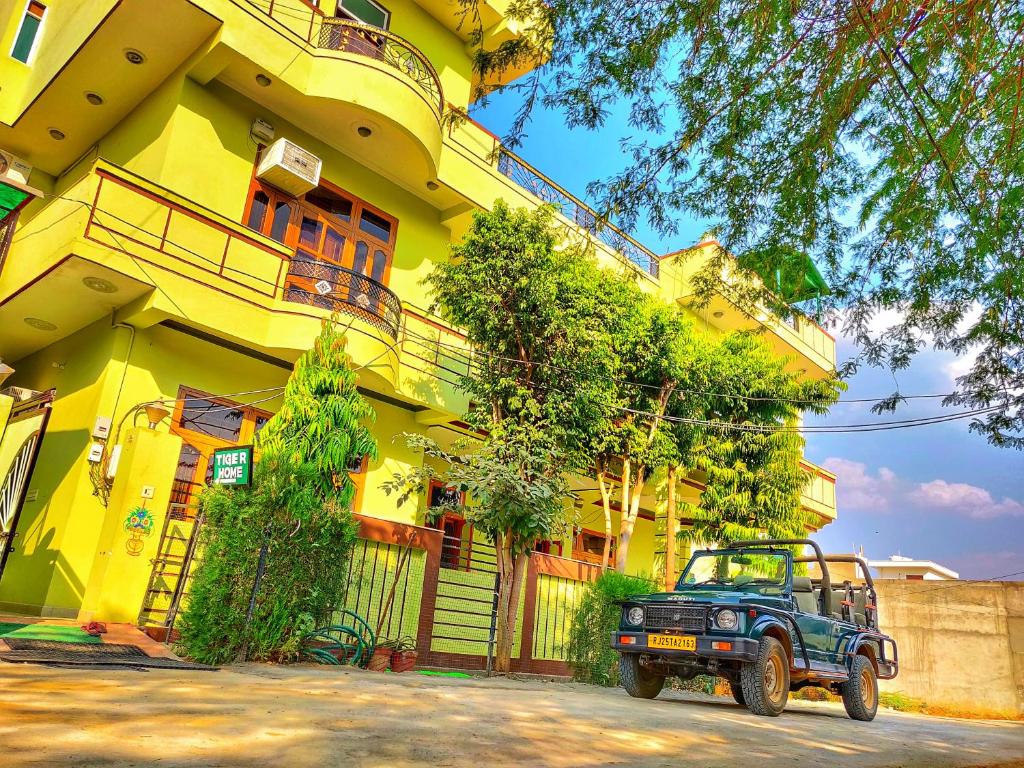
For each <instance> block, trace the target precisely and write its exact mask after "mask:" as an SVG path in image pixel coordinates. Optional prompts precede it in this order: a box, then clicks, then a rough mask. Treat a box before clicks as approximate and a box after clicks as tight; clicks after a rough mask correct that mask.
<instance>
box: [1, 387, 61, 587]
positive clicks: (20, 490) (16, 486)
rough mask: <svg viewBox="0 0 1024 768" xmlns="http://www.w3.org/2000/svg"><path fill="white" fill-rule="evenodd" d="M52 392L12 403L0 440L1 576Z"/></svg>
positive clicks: (37, 452)
mask: <svg viewBox="0 0 1024 768" xmlns="http://www.w3.org/2000/svg"><path fill="white" fill-rule="evenodd" d="M55 392H56V390H52V389H51V390H49V391H47V392H41V393H38V394H35V395H33V396H32V397H30V398H28V399H27V400H22V401H21V402H18V403H15V404H14V407H13V408H12V409H11V415H10V418H9V419H8V421H7V426H6V428H4V430H3V437H2V438H0V478H3V479H2V480H0V577H2V576H3V572H4V566H5V565H6V564H7V556H8V555H9V554H10V553H11V550H13V549H14V538H15V536H17V535H18V532H17V528H18V518H19V517H20V516H21V508H22V505H23V504H24V503H25V494H26V493H27V492H28V482H29V480H30V479H31V477H32V470H33V468H34V467H35V464H36V459H37V458H38V456H39V446H40V444H41V443H42V440H43V433H44V432H45V431H46V424H47V422H48V421H49V420H50V408H51V406H52V404H53V398H54V394H55Z"/></svg>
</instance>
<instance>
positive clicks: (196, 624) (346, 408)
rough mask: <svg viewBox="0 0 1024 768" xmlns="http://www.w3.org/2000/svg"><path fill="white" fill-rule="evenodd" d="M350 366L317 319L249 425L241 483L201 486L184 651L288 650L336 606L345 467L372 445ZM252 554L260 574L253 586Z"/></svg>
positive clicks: (217, 657)
mask: <svg viewBox="0 0 1024 768" xmlns="http://www.w3.org/2000/svg"><path fill="white" fill-rule="evenodd" d="M350 365H351V364H350V360H349V357H348V355H347V354H346V353H345V337H344V335H343V334H342V333H341V332H339V331H338V330H337V328H336V320H335V319H332V320H331V321H325V322H324V324H323V328H322V330H321V332H320V335H319V337H318V338H317V339H316V341H315V343H314V346H313V348H312V349H311V350H310V351H308V352H306V353H305V354H304V355H303V356H302V357H300V358H299V360H298V362H297V363H296V364H295V368H294V370H293V371H292V374H291V376H290V377H289V379H288V383H287V385H286V386H285V391H284V399H283V403H282V406H281V409H280V411H278V413H277V414H276V415H275V416H274V417H273V418H272V419H271V420H270V421H269V422H268V423H267V424H266V426H265V427H264V428H263V430H262V431H261V432H260V433H259V434H258V435H257V438H256V445H255V452H256V454H257V459H256V463H255V467H254V473H253V483H252V487H251V488H232V487H227V486H213V487H211V488H209V489H207V490H206V491H204V492H203V494H202V495H201V497H200V513H201V515H202V521H203V522H202V528H201V529H200V533H199V536H200V538H199V545H198V551H199V552H200V553H201V556H200V557H199V559H198V565H197V567H196V569H195V572H194V575H193V578H192V582H191V589H190V594H189V599H188V603H187V604H186V606H185V609H184V611H183V613H182V629H181V633H182V647H183V648H184V650H185V651H186V653H187V654H188V655H189V656H190V657H192V658H195V659H197V660H199V661H204V662H208V663H212V664H220V663H223V662H225V661H230V660H232V659H234V658H236V657H237V656H238V655H239V653H242V652H245V653H247V654H248V656H249V658H254V659H260V660H262V659H273V660H285V659H289V658H294V657H295V656H296V655H297V653H298V649H299V644H300V643H301V640H302V638H303V636H304V635H305V634H306V633H307V632H309V631H311V630H313V629H314V628H315V627H316V626H321V625H322V624H323V623H325V622H326V620H327V619H328V618H329V616H330V614H331V613H332V612H333V611H334V610H335V609H336V608H337V607H338V604H339V602H340V599H341V597H342V594H343V591H344V588H345V584H346V581H347V569H346V568H345V565H344V564H345V560H346V559H347V558H348V557H349V554H350V552H351V549H352V546H353V544H354V542H355V537H356V530H357V527H356V524H355V521H354V520H353V517H352V512H351V502H352V496H353V485H352V481H351V479H350V478H349V476H348V472H347V470H348V468H350V467H351V466H352V465H353V464H354V463H356V462H357V461H358V460H359V459H360V458H361V457H363V456H375V455H376V443H375V442H374V439H373V436H372V435H371V433H370V431H369V429H368V427H367V426H366V423H367V422H368V421H370V420H372V419H373V417H374V412H373V409H372V408H371V407H370V406H369V404H367V402H366V401H365V400H364V399H363V397H362V396H361V395H360V394H359V393H358V392H357V390H356V376H355V373H354V372H353V371H352V369H351V367H350ZM261 561H263V564H264V565H265V576H264V577H263V578H262V579H261V580H259V581H257V582H256V585H255V586H254V577H255V575H256V574H257V572H258V571H259V564H260V562H261ZM257 586H258V590H257V589H256V587H257ZM252 597H255V603H254V604H253V605H252V608H251V609H250V599H251V598H252ZM250 610H251V615H250Z"/></svg>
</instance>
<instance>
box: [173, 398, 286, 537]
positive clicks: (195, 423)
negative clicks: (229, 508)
mask: <svg viewBox="0 0 1024 768" xmlns="http://www.w3.org/2000/svg"><path fill="white" fill-rule="evenodd" d="M271 416H272V414H270V413H268V412H267V411H263V410H260V409H259V408H253V407H252V406H247V405H242V404H240V403H235V402H232V401H230V400H224V399H222V398H217V397H213V396H211V395H207V394H205V393H203V392H200V391H199V390H195V389H191V388H188V387H181V388H179V389H178V398H177V401H176V402H175V406H174V414H173V417H172V420H171V432H172V433H173V434H175V435H178V436H179V437H180V438H181V439H182V447H181V453H180V454H179V457H178V468H177V471H176V472H175V475H174V484H173V486H172V488H171V504H170V510H169V515H170V516H171V517H172V518H175V519H185V518H191V517H194V515H195V499H196V494H197V493H198V492H199V490H200V489H201V488H202V487H203V486H204V485H206V484H207V483H209V482H210V478H211V477H212V475H213V468H212V461H211V457H212V456H213V452H214V451H215V450H217V449H218V448H227V447H230V446H233V445H250V444H251V443H252V442H253V438H255V436H256V434H257V433H258V432H259V431H260V430H261V429H262V428H263V427H264V426H265V425H266V423H267V422H268V421H270V418H271Z"/></svg>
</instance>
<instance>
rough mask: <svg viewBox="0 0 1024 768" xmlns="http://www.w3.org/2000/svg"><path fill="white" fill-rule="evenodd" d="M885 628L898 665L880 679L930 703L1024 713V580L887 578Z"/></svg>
mask: <svg viewBox="0 0 1024 768" xmlns="http://www.w3.org/2000/svg"><path fill="white" fill-rule="evenodd" d="M875 584H876V587H877V589H878V602H879V620H880V624H881V627H882V630H883V631H884V632H886V633H887V634H889V635H892V637H893V638H894V639H895V640H896V643H897V644H898V646H899V654H900V672H899V676H898V677H897V678H896V679H895V680H890V681H882V683H881V688H882V690H883V691H892V692H895V691H899V692H902V693H905V694H906V695H908V696H911V697H913V698H915V699H920V700H922V701H924V702H926V703H927V704H929V705H932V706H940V707H948V708H949V709H951V710H958V711H960V712H963V713H970V714H975V715H986V714H992V715H1004V716H1006V715H1010V716H1020V715H1024V582H1003V581H988V582H973V583H972V582H963V581H895V580H893V581H887V580H879V581H876V582H875Z"/></svg>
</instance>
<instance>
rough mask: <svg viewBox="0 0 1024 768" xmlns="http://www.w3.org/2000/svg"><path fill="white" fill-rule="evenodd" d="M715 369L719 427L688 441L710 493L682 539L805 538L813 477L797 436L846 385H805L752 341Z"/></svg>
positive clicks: (737, 340)
mask: <svg viewBox="0 0 1024 768" xmlns="http://www.w3.org/2000/svg"><path fill="white" fill-rule="evenodd" d="M709 362H710V364H711V371H710V377H711V379H712V381H713V382H714V390H713V394H707V395H705V397H706V407H707V409H708V411H707V412H708V413H709V414H710V416H711V419H709V421H713V422H714V424H712V425H703V424H702V425H698V426H697V427H696V428H690V435H689V437H688V439H689V441H690V450H689V461H690V466H691V468H692V469H693V470H696V471H697V472H699V473H702V474H703V475H704V476H705V477H706V480H705V481H704V485H705V488H704V491H703V492H702V493H701V497H700V502H699V504H696V505H686V510H687V512H688V514H689V516H690V517H691V518H692V520H693V526H692V528H690V529H688V530H686V531H684V532H683V536H684V537H685V538H686V539H687V540H689V541H693V542H697V543H701V544H707V543H721V542H726V541H730V540H735V539H753V538H757V537H758V536H760V535H761V534H762V533H765V534H767V535H768V536H769V537H772V538H792V537H800V536H802V535H803V533H804V532H805V531H806V523H808V522H810V521H809V520H808V519H807V518H806V513H805V512H804V510H803V509H802V507H801V503H800V496H801V492H802V491H803V489H804V487H805V486H806V485H807V482H808V477H807V473H806V472H805V471H804V470H803V469H801V467H800V459H801V457H802V456H803V445H804V441H803V438H802V437H801V436H800V434H799V432H797V431H796V430H795V429H794V428H795V426H796V421H797V419H798V418H799V416H800V414H801V411H803V410H810V411H811V412H814V413H824V412H826V411H827V410H828V407H829V406H830V405H832V404H833V403H834V402H835V401H836V399H838V396H839V391H840V390H841V389H842V388H843V387H842V385H841V384H838V383H837V382H836V381H835V380H832V379H822V380H818V381H814V380H801V379H800V378H799V377H798V376H797V375H796V374H795V373H791V372H789V371H787V370H786V369H785V360H784V359H781V358H779V357H778V356H777V355H776V354H775V353H774V352H772V350H771V349H770V348H769V347H768V346H767V344H765V343H764V342H763V341H762V340H760V339H758V338H756V337H755V336H752V335H750V334H746V333H734V334H730V335H728V336H725V337H723V338H722V339H721V340H720V341H719V342H718V343H717V344H716V345H715V347H714V348H713V350H712V351H711V355H710V358H709ZM719 425H720V426H719ZM787 427H788V428H789V429H787Z"/></svg>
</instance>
